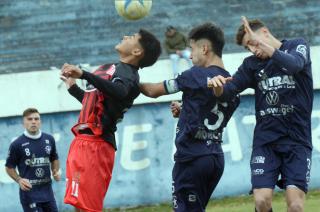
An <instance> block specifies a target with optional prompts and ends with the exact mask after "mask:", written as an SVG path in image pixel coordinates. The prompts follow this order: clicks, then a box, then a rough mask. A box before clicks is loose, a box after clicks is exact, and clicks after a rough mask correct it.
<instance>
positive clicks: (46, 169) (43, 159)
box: [5, 108, 60, 212]
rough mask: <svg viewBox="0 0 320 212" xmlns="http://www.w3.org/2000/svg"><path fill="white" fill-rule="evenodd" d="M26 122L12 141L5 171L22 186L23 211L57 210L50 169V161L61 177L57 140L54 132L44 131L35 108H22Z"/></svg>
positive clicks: (52, 211)
mask: <svg viewBox="0 0 320 212" xmlns="http://www.w3.org/2000/svg"><path fill="white" fill-rule="evenodd" d="M23 126H24V128H25V131H24V133H23V134H22V135H21V136H20V137H18V138H17V139H16V140H14V141H13V142H12V144H11V145H10V149H9V155H8V158H7V161H6V165H5V166H6V171H7V173H8V175H9V176H10V177H11V178H12V179H13V180H14V181H16V182H17V183H18V184H19V186H20V192H19V194H20V202H21V205H22V208H23V211H25V212H37V211H43V212H55V211H58V208H57V204H56V201H55V199H54V195H53V191H52V187H51V172H50V164H51V171H52V176H53V178H54V179H55V180H56V181H59V180H60V171H59V167H60V166H59V160H58V154H57V150H56V144H55V140H54V138H53V137H52V136H51V135H49V134H46V133H43V132H41V130H40V127H41V120H40V114H39V112H38V110H37V109H35V108H28V109H26V110H25V111H24V112H23ZM16 167H18V171H19V173H17V171H16Z"/></svg>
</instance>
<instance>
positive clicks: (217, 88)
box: [208, 75, 232, 97]
mask: <svg viewBox="0 0 320 212" xmlns="http://www.w3.org/2000/svg"><path fill="white" fill-rule="evenodd" d="M230 80H232V77H223V76H221V75H218V76H215V77H213V78H211V79H209V80H208V88H212V90H213V94H214V95H215V96H216V97H220V96H221V95H222V94H223V86H224V84H226V83H227V82H228V81H230Z"/></svg>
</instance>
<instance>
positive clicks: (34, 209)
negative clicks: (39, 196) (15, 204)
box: [21, 202, 43, 212]
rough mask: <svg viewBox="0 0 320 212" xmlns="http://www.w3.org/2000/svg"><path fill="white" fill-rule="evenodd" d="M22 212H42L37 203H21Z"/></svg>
mask: <svg viewBox="0 0 320 212" xmlns="http://www.w3.org/2000/svg"><path fill="white" fill-rule="evenodd" d="M21 205H22V208H23V212H42V211H43V210H42V209H41V207H38V205H37V203H35V202H33V203H21Z"/></svg>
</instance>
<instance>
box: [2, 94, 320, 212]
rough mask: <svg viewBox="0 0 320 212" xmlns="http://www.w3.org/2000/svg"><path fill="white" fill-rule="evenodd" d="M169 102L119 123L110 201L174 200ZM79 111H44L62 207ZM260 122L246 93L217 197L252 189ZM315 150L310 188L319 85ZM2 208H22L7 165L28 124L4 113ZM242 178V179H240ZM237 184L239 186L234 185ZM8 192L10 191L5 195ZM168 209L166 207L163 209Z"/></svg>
mask: <svg viewBox="0 0 320 212" xmlns="http://www.w3.org/2000/svg"><path fill="white" fill-rule="evenodd" d="M168 108H169V103H154V104H143V105H134V106H133V108H131V109H130V110H129V111H128V112H127V113H126V115H125V118H124V120H123V122H121V123H120V124H118V130H117V134H116V138H117V143H118V151H117V154H116V160H115V167H114V172H113V179H112V181H111V184H110V188H109V191H108V193H107V197H106V199H105V204H104V205H105V207H119V206H122V207H124V206H134V205H144V204H156V203H160V202H169V201H170V200H171V170H172V167H173V160H172V155H173V153H174V152H175V146H174V135H175V126H176V122H177V120H176V119H173V118H172V116H171V113H170V110H169V109H168ZM77 117H78V112H61V113H53V114H43V115H42V122H43V127H42V129H43V131H45V132H48V133H51V134H53V135H54V137H55V138H56V141H57V150H58V152H59V155H60V160H61V166H62V172H63V177H62V181H61V182H59V183H56V182H55V183H53V187H54V192H55V197H56V199H57V203H58V205H59V209H60V211H61V210H64V209H70V207H68V206H67V205H65V204H63V196H64V191H65V161H66V157H67V153H68V150H69V146H70V143H71V140H72V138H73V135H72V134H71V132H70V128H71V126H73V124H74V123H75V122H76V120H77ZM254 125H255V116H254V98H253V96H251V95H246V96H243V97H242V99H241V104H240V106H239V108H238V109H237V110H236V112H235V114H234V115H233V116H232V118H231V120H230V121H229V123H228V126H227V128H226V129H225V131H224V137H223V140H224V143H223V145H222V147H223V150H224V152H225V170H224V174H223V176H222V179H221V181H220V182H219V184H218V187H217V189H216V190H215V192H214V197H222V196H234V195H240V194H247V193H248V192H249V190H250V168H249V167H250V166H249V164H250V155H251V148H252V147H251V146H252V134H253V127H254ZM312 125H313V127H312V136H313V145H314V149H313V156H312V168H311V182H310V188H320V172H319V170H320V91H319V90H318V91H315V101H314V110H313V113H312ZM0 129H1V130H0V142H1V148H0V192H1V193H0V211H1V212H2V211H10V212H20V211H22V210H21V207H20V205H19V197H18V185H17V184H16V183H15V182H13V181H12V180H11V179H10V178H9V177H8V176H7V175H6V174H5V171H4V162H5V159H6V156H7V151H8V148H9V145H10V141H11V140H12V139H13V138H15V137H16V136H19V135H20V134H21V133H22V131H23V129H22V125H21V117H20V116H19V117H9V118H0ZM239 182H241V183H239ZM235 185H236V186H235ZM3 194H5V195H3ZM164 212H165V211H164Z"/></svg>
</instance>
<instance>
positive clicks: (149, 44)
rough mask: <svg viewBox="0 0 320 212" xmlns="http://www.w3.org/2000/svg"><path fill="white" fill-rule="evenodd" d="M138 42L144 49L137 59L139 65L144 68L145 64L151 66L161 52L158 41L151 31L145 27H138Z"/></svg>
mask: <svg viewBox="0 0 320 212" xmlns="http://www.w3.org/2000/svg"><path fill="white" fill-rule="evenodd" d="M139 35H140V36H141V38H140V39H139V43H140V45H141V46H142V48H143V50H144V56H143V58H142V59H141V60H140V61H139V67H140V68H144V67H147V66H152V65H153V64H154V63H155V62H156V61H157V59H158V58H159V56H160V54H161V44H160V41H159V40H158V39H157V38H156V36H154V35H153V34H152V33H150V32H148V31H147V30H145V29H140V31H139Z"/></svg>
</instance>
